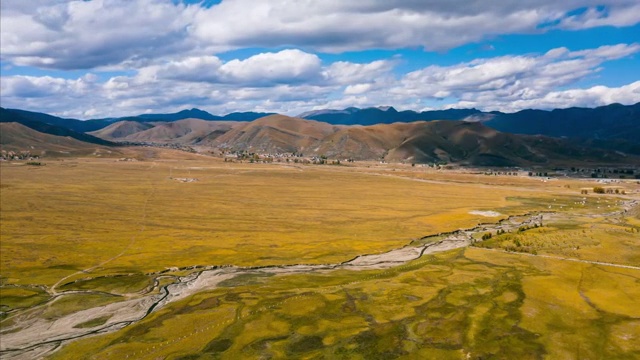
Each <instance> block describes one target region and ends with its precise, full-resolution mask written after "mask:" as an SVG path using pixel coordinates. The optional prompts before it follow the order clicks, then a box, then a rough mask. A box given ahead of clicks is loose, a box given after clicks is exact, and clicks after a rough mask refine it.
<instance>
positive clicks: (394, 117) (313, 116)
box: [299, 106, 481, 125]
mask: <svg viewBox="0 0 640 360" xmlns="http://www.w3.org/2000/svg"><path fill="white" fill-rule="evenodd" d="M480 113H481V112H480V111H479V110H476V109H448V110H434V111H423V112H416V111H411V110H405V111H397V110H396V109H395V108H393V107H391V106H389V107H378V108H366V109H358V108H347V109H344V110H332V109H327V110H316V111H310V112H306V113H302V114H300V115H299V117H301V118H305V119H310V120H317V121H323V122H326V123H329V124H333V125H375V124H392V123H395V122H412V121H418V120H426V121H429V120H463V119H465V118H467V117H470V116H473V115H478V114H480Z"/></svg>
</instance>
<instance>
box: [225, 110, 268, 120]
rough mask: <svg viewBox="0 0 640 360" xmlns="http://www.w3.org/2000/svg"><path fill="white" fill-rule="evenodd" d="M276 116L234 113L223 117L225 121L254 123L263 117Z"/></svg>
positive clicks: (259, 113) (260, 113)
mask: <svg viewBox="0 0 640 360" xmlns="http://www.w3.org/2000/svg"><path fill="white" fill-rule="evenodd" d="M269 115H275V113H263V112H251V111H250V112H234V113H231V114H227V115H225V116H223V117H222V119H223V120H230V121H253V120H256V119H260V118H261V117H265V116H269Z"/></svg>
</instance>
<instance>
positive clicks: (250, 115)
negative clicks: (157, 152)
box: [120, 108, 272, 122]
mask: <svg viewBox="0 0 640 360" xmlns="http://www.w3.org/2000/svg"><path fill="white" fill-rule="evenodd" d="M268 115H272V113H258V112H234V113H231V114H227V115H224V116H218V115H212V114H210V113H208V112H206V111H204V110H200V109H195V108H194V109H190V110H182V111H179V112H177V113H171V114H142V115H138V116H136V117H130V118H127V119H129V120H135V119H142V120H143V121H167V122H169V121H177V120H184V119H201V120H208V121H218V120H231V121H253V120H255V119H259V118H261V117H264V116H268ZM120 120H125V118H121V119H120Z"/></svg>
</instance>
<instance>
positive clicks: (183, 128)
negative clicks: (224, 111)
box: [91, 119, 241, 145]
mask: <svg viewBox="0 0 640 360" xmlns="http://www.w3.org/2000/svg"><path fill="white" fill-rule="evenodd" d="M238 124H241V123H239V122H235V121H206V120H201V119H183V120H178V121H174V122H135V121H118V122H117V123H114V124H112V125H109V126H107V127H106V128H104V129H100V130H98V131H94V132H92V133H91V134H93V135H94V136H98V137H100V138H103V139H112V140H118V141H130V142H154V143H176V144H183V145H193V144H198V143H202V145H208V144H209V143H211V142H212V141H213V140H215V139H216V138H217V137H218V136H220V135H222V134H224V133H226V132H227V131H229V130H230V129H231V128H233V127H234V126H236V125H238Z"/></svg>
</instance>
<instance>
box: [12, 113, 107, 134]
mask: <svg viewBox="0 0 640 360" xmlns="http://www.w3.org/2000/svg"><path fill="white" fill-rule="evenodd" d="M0 109H2V111H3V115H2V116H3V117H5V116H9V114H14V115H17V116H20V118H22V119H25V120H31V121H37V122H41V123H45V124H49V125H54V126H61V127H63V128H67V129H69V130H73V131H76V132H81V133H83V132H88V131H94V130H98V129H102V128H103V127H105V126H107V125H109V124H111V120H108V119H99V120H85V121H83V120H77V119H65V118H61V117H57V116H53V115H49V114H44V113H39V112H33V111H26V110H19V109H4V108H0Z"/></svg>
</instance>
